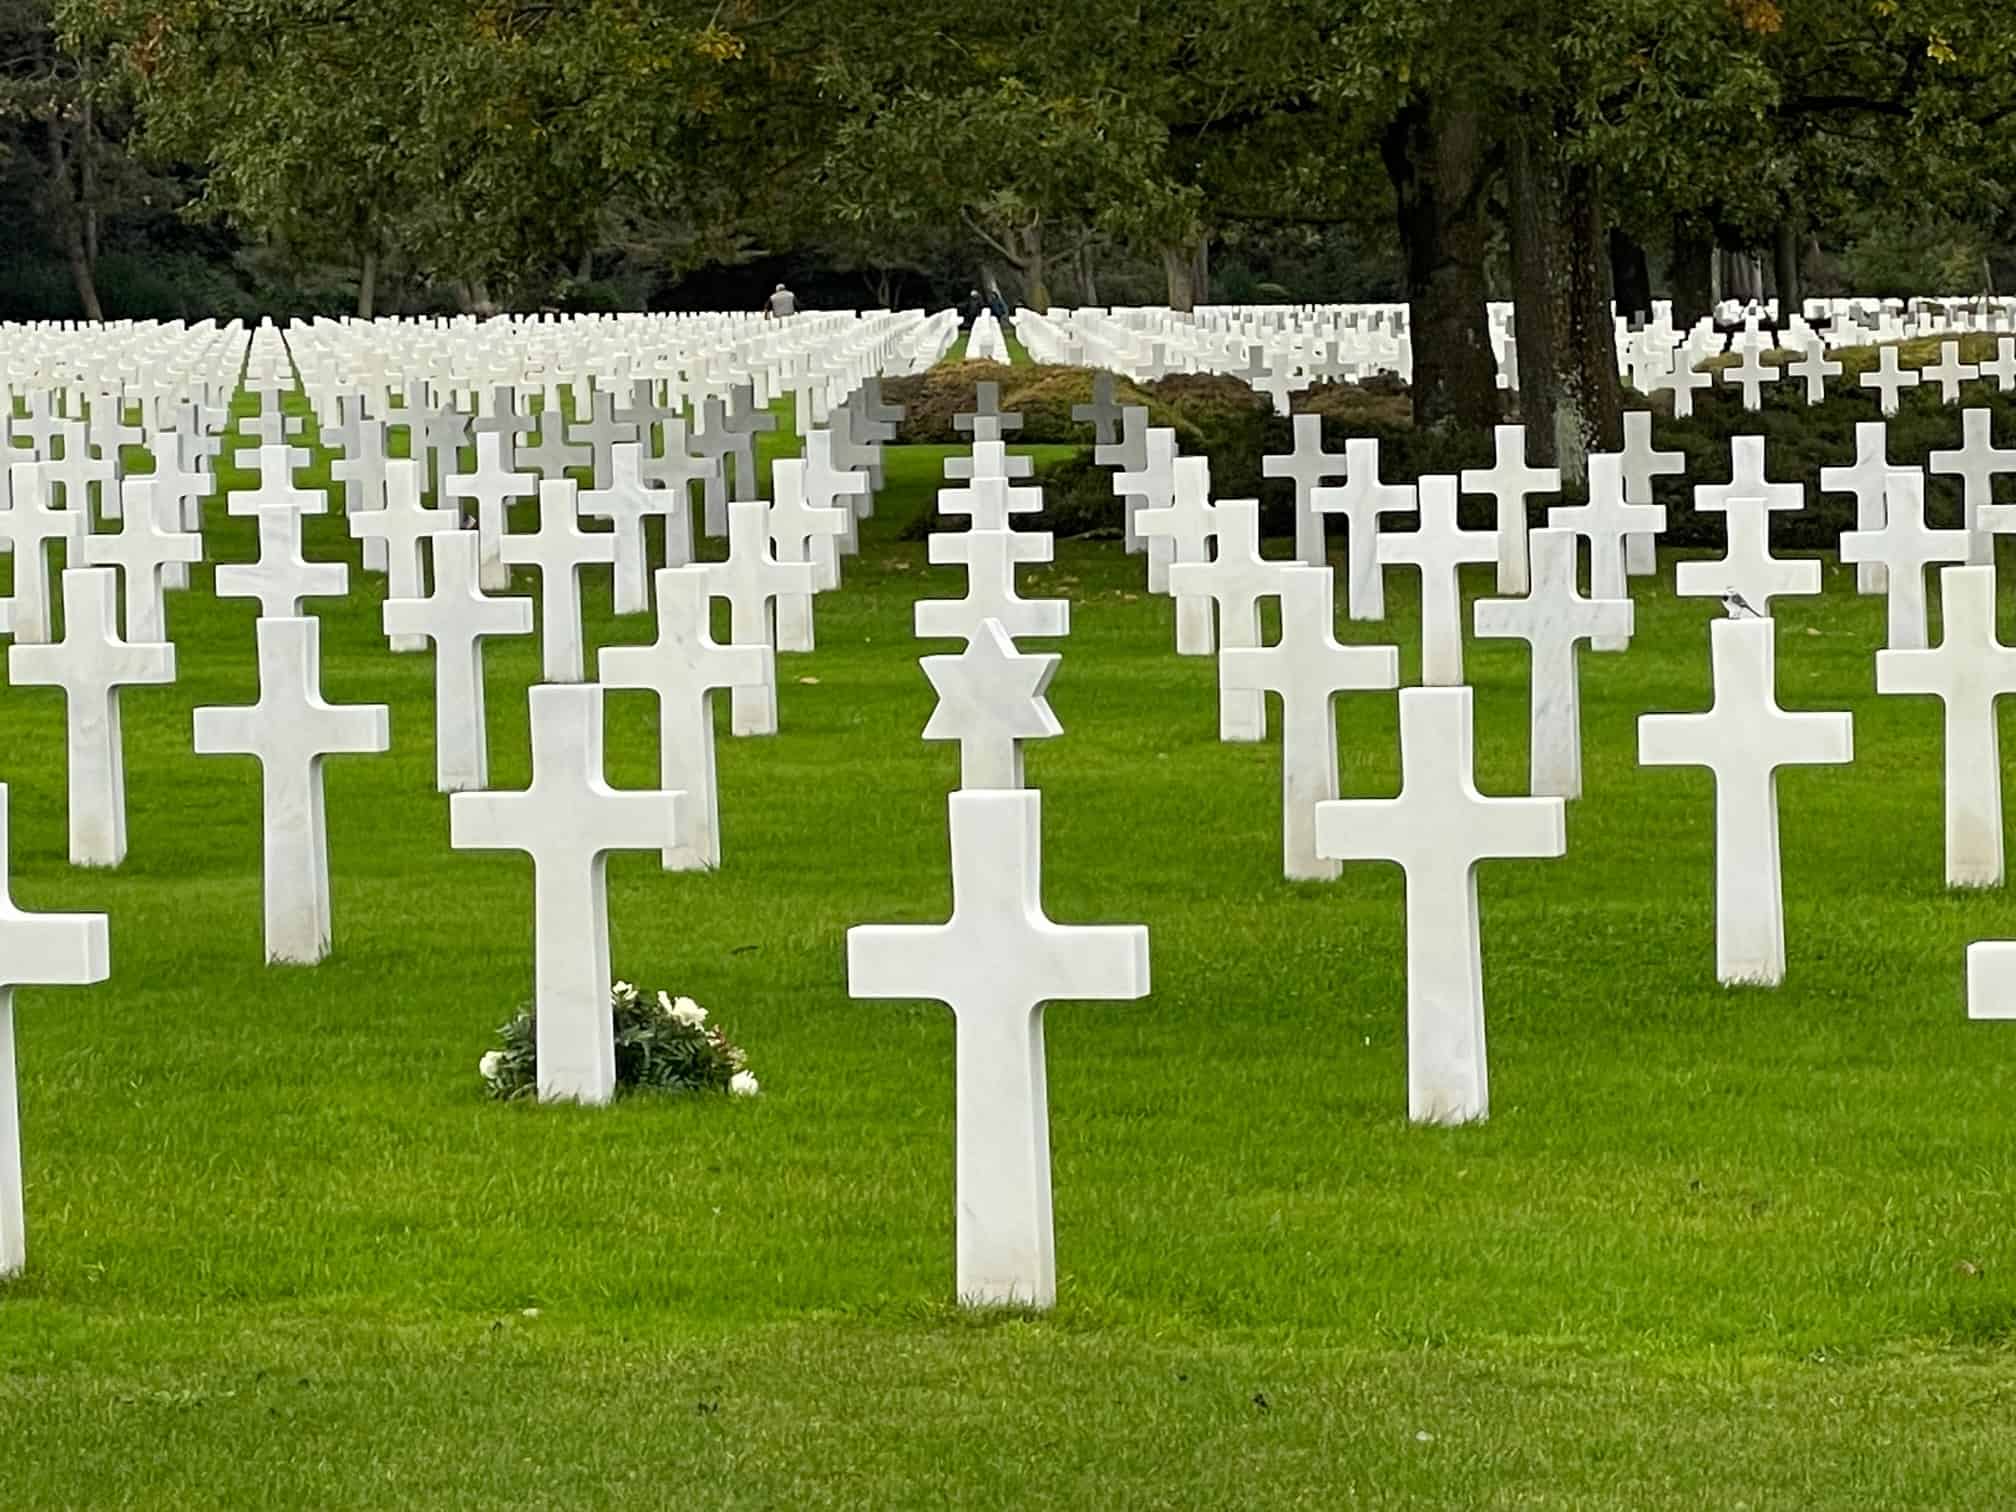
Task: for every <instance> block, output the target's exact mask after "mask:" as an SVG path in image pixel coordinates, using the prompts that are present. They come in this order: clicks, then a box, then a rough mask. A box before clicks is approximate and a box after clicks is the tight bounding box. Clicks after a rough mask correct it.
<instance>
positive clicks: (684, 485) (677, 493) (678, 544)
mask: <svg viewBox="0 0 2016 1512" xmlns="http://www.w3.org/2000/svg"><path fill="white" fill-rule="evenodd" d="M658 433H659V435H660V436H661V437H662V438H663V448H664V449H663V450H662V451H661V452H660V453H659V454H658V455H657V456H655V457H652V456H647V457H645V458H644V481H645V482H646V483H648V484H650V485H651V502H652V504H653V506H654V507H655V509H656V512H657V513H659V514H661V515H663V516H664V517H665V565H666V566H668V567H684V566H686V565H688V564H689V563H690V562H691V561H692V560H693V485H694V484H695V483H698V484H700V485H701V486H702V488H703V489H704V488H705V487H706V486H707V480H708V479H709V478H711V477H713V476H714V475H715V468H714V464H713V463H711V462H709V461H708V460H707V459H706V458H704V457H696V456H694V455H692V453H690V452H688V451H687V450H686V426H685V423H684V422H683V421H679V420H666V421H663V422H662V423H661V424H660V425H659V427H658Z"/></svg>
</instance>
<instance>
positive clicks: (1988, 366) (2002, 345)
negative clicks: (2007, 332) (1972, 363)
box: [1980, 336, 2016, 394]
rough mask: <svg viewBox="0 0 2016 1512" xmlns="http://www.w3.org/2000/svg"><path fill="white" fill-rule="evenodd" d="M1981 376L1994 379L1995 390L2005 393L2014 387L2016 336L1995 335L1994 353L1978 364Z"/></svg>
mask: <svg viewBox="0 0 2016 1512" xmlns="http://www.w3.org/2000/svg"><path fill="white" fill-rule="evenodd" d="M1980 369H1981V376H1982V377H1983V378H1993V379H1994V380H1995V392H1996V393H1998V394H2006V393H2008V392H2009V391H2010V390H2011V389H2012V388H2016V336H1997V337H1996V338H1995V355H1994V356H1993V357H1990V358H1988V359H1986V360H1985V361H1983V362H1982V363H1981V364H1980Z"/></svg>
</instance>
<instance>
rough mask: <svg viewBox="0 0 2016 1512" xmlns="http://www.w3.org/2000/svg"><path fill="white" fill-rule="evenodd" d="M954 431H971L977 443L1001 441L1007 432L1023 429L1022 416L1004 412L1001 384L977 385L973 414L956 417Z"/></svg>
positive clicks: (1016, 413) (1014, 411)
mask: <svg viewBox="0 0 2016 1512" xmlns="http://www.w3.org/2000/svg"><path fill="white" fill-rule="evenodd" d="M952 429H954V430H955V431H970V432H971V433H972V436H973V439H974V440H975V441H999V440H1000V439H1001V438H1002V436H1004V435H1005V434H1006V433H1007V432H1009V431H1019V430H1020V429H1022V414H1021V411H1019V410H1009V411H1008V412H1007V413H1005V414H1004V413H1003V412H1002V409H1001V385H1000V384H998V383H976V384H974V385H973V413H971V414H963V413H962V414H958V415H954V416H953V417H952Z"/></svg>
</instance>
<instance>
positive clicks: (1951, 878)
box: [1876, 567, 2016, 887]
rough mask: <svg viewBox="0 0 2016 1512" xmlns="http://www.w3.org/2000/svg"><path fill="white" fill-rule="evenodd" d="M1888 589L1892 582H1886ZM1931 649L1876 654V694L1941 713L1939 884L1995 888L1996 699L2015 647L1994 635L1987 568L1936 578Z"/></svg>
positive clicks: (2006, 683) (2013, 680)
mask: <svg viewBox="0 0 2016 1512" xmlns="http://www.w3.org/2000/svg"><path fill="white" fill-rule="evenodd" d="M1892 591H1893V592H1894V591H1895V585H1894V584H1893V585H1892ZM1939 591H1940V602H1941V608H1942V610H1943V618H1944V638H1943V639H1942V640H1941V641H1940V643H1939V647H1938V649H1937V650H1889V651H1878V652H1877V653H1876V691H1877V692H1878V693H1923V694H1930V695H1932V696H1933V697H1936V698H1938V699H1939V700H1940V701H1941V703H1942V704H1943V705H1944V708H1945V727H1946V728H1945V749H1946V759H1945V770H1946V885H1947V886H1948V887H2000V886H2001V885H2002V880H2003V857H2002V828H2003V816H2002V741H2001V731H2000V724H1999V721H1998V720H1997V718H1996V713H1995V706H1996V701H1997V700H1998V699H2001V698H2003V697H2005V696H2007V695H2008V694H2011V693H2016V648H2011V647H2009V646H2005V645H2003V644H2002V642H2001V640H2000V639H1999V638H1998V636H1997V635H1996V633H1995V569H1994V568H1993V567H1948V568H1946V569H1945V570H1944V571H1943V572H1941V573H1940V574H1939Z"/></svg>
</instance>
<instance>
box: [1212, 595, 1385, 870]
mask: <svg viewBox="0 0 2016 1512" xmlns="http://www.w3.org/2000/svg"><path fill="white" fill-rule="evenodd" d="M1333 582H1334V575H1333V573H1332V572H1331V570H1330V569H1329V568H1328V567H1299V566H1298V567H1290V566H1286V565H1283V567H1282V568H1281V639H1280V640H1279V641H1277V642H1276V643H1275V644H1274V645H1271V646H1257V647H1236V646H1227V647H1226V648H1225V649H1224V650H1223V651H1221V652H1219V654H1218V679H1219V684H1218V685H1219V687H1220V688H1221V689H1229V690H1231V691H1233V692H1245V693H1260V694H1263V695H1264V694H1266V693H1278V694H1280V695H1281V869H1282V874H1283V875H1284V876H1286V877H1288V878H1289V879H1290V880H1293V881H1318V882H1324V881H1329V880H1331V879H1332V878H1334V877H1336V875H1337V871H1338V867H1337V863H1336V862H1335V861H1334V860H1328V859H1325V858H1324V857H1323V856H1322V855H1321V854H1320V853H1319V852H1318V851H1317V848H1316V805H1317V804H1319V803H1322V802H1324V801H1325V800H1327V799H1331V798H1335V797H1336V796H1337V715H1336V711H1335V709H1334V707H1333V700H1334V699H1335V698H1336V696H1337V695H1338V694H1339V693H1359V692H1375V691H1382V690H1385V689H1390V688H1397V687H1399V686H1400V653H1399V651H1398V650H1397V649H1396V648H1395V647H1392V646H1342V645H1339V644H1338V643H1337V617H1336V616H1337V609H1336V602H1335V600H1334V598H1333V597H1332V594H1333V592H1334V589H1333V586H1332V585H1333Z"/></svg>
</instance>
